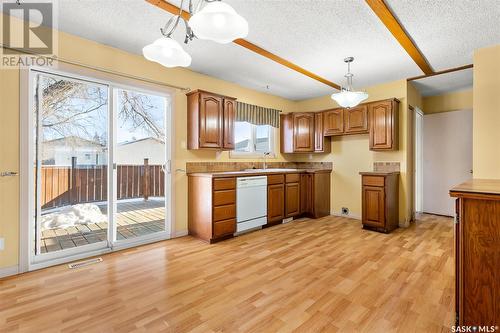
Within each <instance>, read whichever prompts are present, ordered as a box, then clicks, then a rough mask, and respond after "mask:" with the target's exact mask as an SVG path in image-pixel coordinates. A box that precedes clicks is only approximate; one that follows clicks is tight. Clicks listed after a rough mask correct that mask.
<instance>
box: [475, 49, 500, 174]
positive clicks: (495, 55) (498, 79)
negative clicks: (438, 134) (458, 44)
mask: <svg viewBox="0 0 500 333" xmlns="http://www.w3.org/2000/svg"><path fill="white" fill-rule="evenodd" d="M473 91H474V101H473V105H474V112H473V113H472V114H473V138H472V142H473V168H474V178H491V179H500V45H496V46H493V47H489V48H483V49H479V50H477V51H476V52H475V53H474V83H473Z"/></svg>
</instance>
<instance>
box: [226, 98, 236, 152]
mask: <svg viewBox="0 0 500 333" xmlns="http://www.w3.org/2000/svg"><path fill="white" fill-rule="evenodd" d="M235 104H236V103H235V101H234V100H232V99H224V129H223V138H224V144H223V147H224V149H234V122H235V117H236V111H235Z"/></svg>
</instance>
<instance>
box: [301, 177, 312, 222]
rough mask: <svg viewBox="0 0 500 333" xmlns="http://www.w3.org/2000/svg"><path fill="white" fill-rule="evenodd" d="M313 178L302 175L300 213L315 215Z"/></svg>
mask: <svg viewBox="0 0 500 333" xmlns="http://www.w3.org/2000/svg"><path fill="white" fill-rule="evenodd" d="M312 177H313V176H312V175H310V174H302V175H300V213H301V214H312V213H313V182H312V179H313V178H312Z"/></svg>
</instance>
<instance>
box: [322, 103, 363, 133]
mask: <svg viewBox="0 0 500 333" xmlns="http://www.w3.org/2000/svg"><path fill="white" fill-rule="evenodd" d="M323 118H324V130H323V133H324V135H325V136H334V135H345V134H362V133H368V130H369V128H368V106H367V105H366V104H361V105H359V106H357V107H354V108H350V109H343V108H338V109H333V110H327V111H324V112H323Z"/></svg>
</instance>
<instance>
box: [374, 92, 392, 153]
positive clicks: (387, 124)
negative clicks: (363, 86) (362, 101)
mask: <svg viewBox="0 0 500 333" xmlns="http://www.w3.org/2000/svg"><path fill="white" fill-rule="evenodd" d="M398 113H399V101H398V100H397V99H395V98H394V99H388V100H383V101H377V102H373V103H369V104H368V114H369V123H370V150H397V149H398V136H399V135H398V127H399V125H398Z"/></svg>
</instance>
